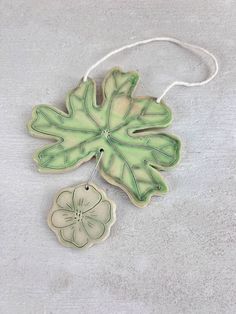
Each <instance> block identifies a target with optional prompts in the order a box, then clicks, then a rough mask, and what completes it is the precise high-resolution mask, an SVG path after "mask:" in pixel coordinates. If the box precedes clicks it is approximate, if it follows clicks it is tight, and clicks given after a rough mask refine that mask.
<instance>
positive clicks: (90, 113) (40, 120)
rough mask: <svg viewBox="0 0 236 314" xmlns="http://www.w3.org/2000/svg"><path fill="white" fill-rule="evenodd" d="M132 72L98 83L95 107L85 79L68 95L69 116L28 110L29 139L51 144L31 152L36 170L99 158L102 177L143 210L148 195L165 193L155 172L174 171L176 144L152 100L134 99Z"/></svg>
mask: <svg viewBox="0 0 236 314" xmlns="http://www.w3.org/2000/svg"><path fill="white" fill-rule="evenodd" d="M138 79H139V76H138V74H137V73H136V72H127V73H125V72H122V71H121V70H120V69H118V68H114V69H112V70H111V71H110V72H109V73H108V74H107V76H106V77H105V80H104V82H103V102H102V104H101V105H97V104H96V87H95V86H96V84H95V82H94V81H93V80H92V79H90V78H88V79H87V81H83V80H82V81H81V82H80V84H79V86H78V87H77V88H76V89H75V90H73V91H72V92H70V93H69V95H68V97H67V101H66V107H67V110H68V113H65V112H63V111H60V110H58V109H56V108H54V107H51V106H47V105H39V106H37V107H36V108H35V109H34V111H33V117H32V120H31V122H30V123H29V131H30V133H31V134H32V135H35V136H38V137H45V138H50V139H53V140H56V143H53V144H50V145H47V146H46V147H44V148H43V149H40V150H38V151H37V152H36V154H35V156H34V159H35V161H36V163H37V164H38V167H39V170H41V171H47V172H55V171H65V170H69V169H73V168H75V167H78V166H79V165H81V164H82V163H83V162H86V161H88V160H89V159H91V158H92V157H94V156H95V157H97V158H98V157H99V155H100V153H99V152H100V150H101V149H102V150H103V151H104V153H103V156H102V159H101V161H100V163H99V170H100V173H101V175H102V176H103V178H105V179H106V180H107V181H108V182H110V183H111V184H114V185H116V186H119V187H120V188H122V189H123V190H124V191H125V192H126V193H127V194H128V196H129V197H130V199H131V201H132V202H133V203H134V204H135V205H137V206H139V207H143V206H146V205H147V204H148V202H149V201H150V198H151V196H152V195H161V194H163V193H165V192H166V191H167V185H166V183H165V181H164V179H163V178H162V176H161V175H160V172H159V171H160V170H165V169H167V168H170V167H172V166H174V165H175V164H176V163H177V162H178V160H179V156H180V141H179V139H178V138H176V137H175V136H173V135H170V134H166V133H164V132H163V131H162V130H161V129H162V128H165V127H167V126H168V125H170V123H171V121H172V115H171V111H170V109H169V108H168V107H167V106H166V105H165V104H164V103H162V102H161V103H157V102H156V100H155V99H154V98H153V97H133V96H132V93H133V91H134V88H135V86H136V84H137V82H138Z"/></svg>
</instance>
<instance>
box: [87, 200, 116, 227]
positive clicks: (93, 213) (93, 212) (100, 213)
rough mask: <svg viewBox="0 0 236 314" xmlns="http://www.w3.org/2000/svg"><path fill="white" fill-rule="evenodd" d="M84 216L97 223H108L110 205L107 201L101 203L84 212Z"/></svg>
mask: <svg viewBox="0 0 236 314" xmlns="http://www.w3.org/2000/svg"><path fill="white" fill-rule="evenodd" d="M86 216H89V217H91V218H94V219H96V220H98V221H101V222H103V223H104V224H105V223H108V221H109V220H110V219H111V204H110V203H109V202H108V201H102V202H100V203H99V204H97V205H96V206H95V207H93V208H92V209H89V210H88V211H87V212H86Z"/></svg>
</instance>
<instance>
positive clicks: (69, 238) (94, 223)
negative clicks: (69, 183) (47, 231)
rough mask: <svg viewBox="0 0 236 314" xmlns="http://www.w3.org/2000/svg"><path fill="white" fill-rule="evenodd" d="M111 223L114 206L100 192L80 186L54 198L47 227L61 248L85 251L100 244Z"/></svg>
mask: <svg viewBox="0 0 236 314" xmlns="http://www.w3.org/2000/svg"><path fill="white" fill-rule="evenodd" d="M115 220H116V215H115V204H114V203H113V202H112V201H111V200H109V199H108V198H107V196H106V194H105V193H104V191H102V190H100V189H98V187H97V186H96V185H94V184H89V185H87V184H81V185H78V186H75V187H68V188H65V189H63V190H61V191H60V192H59V193H58V194H57V195H56V197H55V198H54V201H53V206H52V208H51V210H50V213H49V216H48V225H49V227H50V228H51V229H52V230H53V231H54V232H55V233H56V235H57V237H58V240H59V241H60V242H61V243H62V244H63V245H64V246H67V247H76V248H85V247H90V246H92V245H93V244H95V243H98V242H101V241H104V240H105V239H106V238H107V237H108V236H109V234H110V228H111V226H112V225H113V224H114V222H115Z"/></svg>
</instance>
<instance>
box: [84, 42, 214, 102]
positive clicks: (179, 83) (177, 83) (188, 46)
mask: <svg viewBox="0 0 236 314" xmlns="http://www.w3.org/2000/svg"><path fill="white" fill-rule="evenodd" d="M155 41H167V42H171V43H174V44H176V45H178V46H180V47H183V48H186V49H188V50H190V51H192V50H198V51H201V52H203V53H205V54H206V55H208V56H209V57H211V58H212V60H213V62H214V72H213V73H212V74H211V75H210V76H209V77H208V78H207V79H205V80H203V81H199V82H193V83H190V82H185V81H174V82H173V83H171V84H170V85H169V86H167V88H166V89H165V90H164V91H163V93H162V94H161V96H160V97H158V98H157V99H156V101H157V102H158V103H159V102H160V101H161V100H162V98H163V97H164V96H165V95H166V94H167V93H168V92H169V91H170V90H171V89H172V88H173V87H174V86H186V87H193V86H202V85H205V84H207V83H209V82H210V81H212V80H213V79H214V77H215V76H216V75H217V73H218V71H219V66H218V61H217V59H216V57H215V55H214V54H213V53H211V52H210V51H208V50H207V49H205V48H202V47H200V46H197V45H193V44H189V43H185V42H182V41H181V40H178V39H176V38H171V37H153V38H149V39H145V40H140V41H137V42H135V43H132V44H129V45H125V46H122V47H120V48H118V49H115V50H112V51H111V52H109V53H108V54H106V55H105V56H104V57H102V58H101V59H99V60H98V61H97V62H96V63H94V64H93V65H91V67H90V68H89V69H88V70H87V71H86V73H85V75H84V78H83V80H84V82H85V81H87V79H88V76H89V74H90V73H91V71H92V70H94V69H95V68H96V67H97V66H98V65H100V64H101V63H103V62H104V61H105V60H107V59H108V58H110V57H111V56H113V55H115V54H117V53H119V52H121V51H124V50H127V49H130V48H133V47H136V46H139V45H146V44H149V43H152V42H155Z"/></svg>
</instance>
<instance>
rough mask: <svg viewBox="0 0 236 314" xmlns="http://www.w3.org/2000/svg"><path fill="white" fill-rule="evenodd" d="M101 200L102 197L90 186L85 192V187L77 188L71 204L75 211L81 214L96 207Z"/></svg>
mask: <svg viewBox="0 0 236 314" xmlns="http://www.w3.org/2000/svg"><path fill="white" fill-rule="evenodd" d="M101 198H102V195H101V194H100V193H99V192H98V191H97V190H96V189H95V188H94V187H93V186H91V185H89V189H88V190H86V185H80V186H78V187H77V188H76V189H75V190H74V193H73V204H74V207H75V209H77V210H81V211H82V212H85V211H87V210H88V209H90V208H92V207H94V206H95V205H97V204H98V203H99V202H100V200H101Z"/></svg>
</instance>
